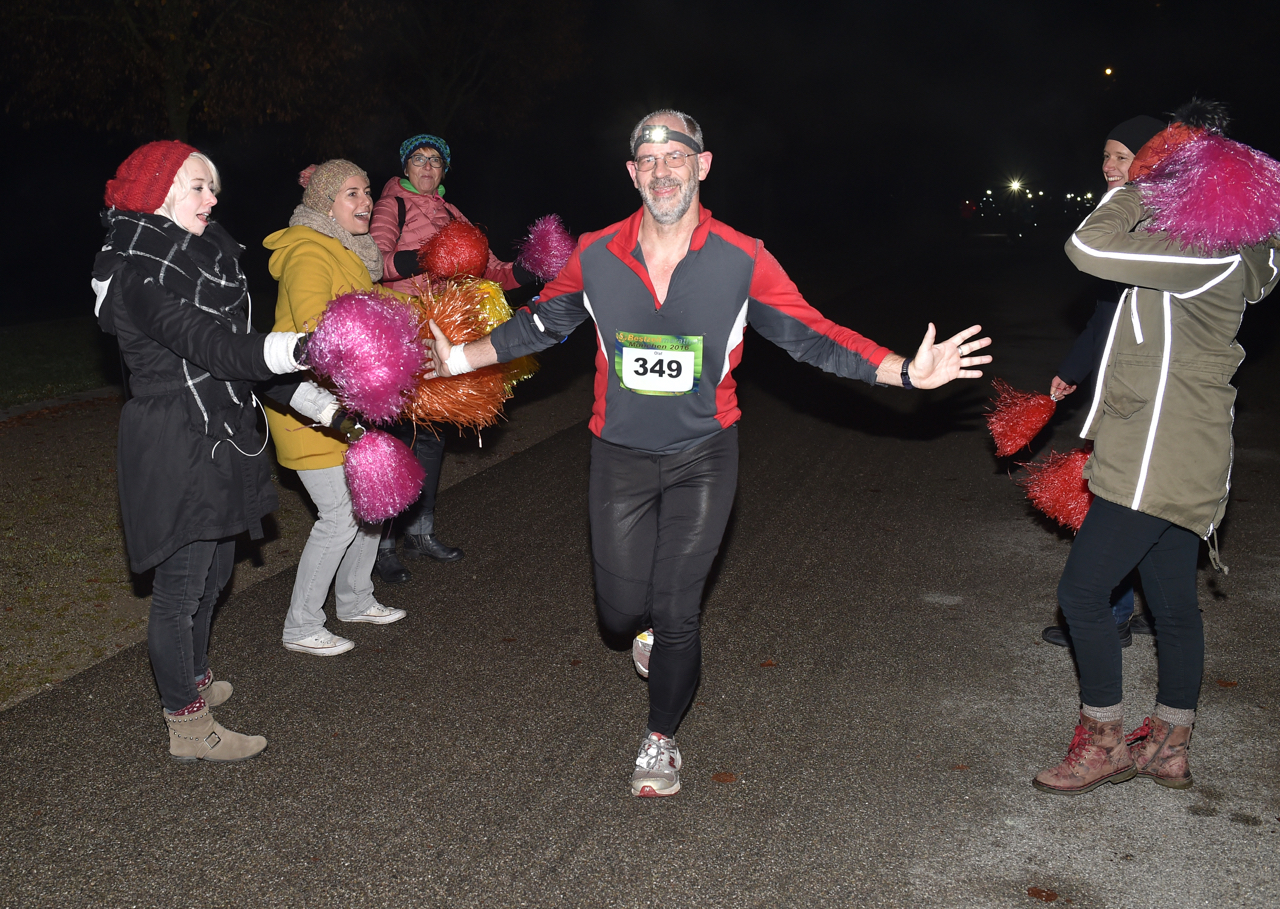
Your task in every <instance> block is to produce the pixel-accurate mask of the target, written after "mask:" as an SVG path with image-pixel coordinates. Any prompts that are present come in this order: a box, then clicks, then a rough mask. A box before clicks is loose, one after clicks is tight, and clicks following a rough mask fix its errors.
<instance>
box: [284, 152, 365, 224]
mask: <svg viewBox="0 0 1280 909" xmlns="http://www.w3.org/2000/svg"><path fill="white" fill-rule="evenodd" d="M355 176H360V177H364V178H365V179H366V180H367V179H369V175H368V174H366V173H365V172H364V170H362V169H361V168H360V167H359V166H358V165H355V164H352V163H351V162H350V161H346V160H343V159H342V158H334V159H333V160H331V161H326V162H324V163H323V164H319V165H316V164H312V165H311V166H310V167H308V168H307V169H306V170H304V171H303V172H302V173H300V174H298V183H299V184H300V185H302V186H304V187H306V192H304V193H303V194H302V204H303V205H305V206H306V207H307V208H309V209H311V210H312V211H318V212H320V214H322V215H327V214H329V210H330V209H331V208H333V200H334V199H336V198H337V197H338V190H340V189H342V184H343V183H346V182H347V180H348V179H350V178H351V177H355Z"/></svg>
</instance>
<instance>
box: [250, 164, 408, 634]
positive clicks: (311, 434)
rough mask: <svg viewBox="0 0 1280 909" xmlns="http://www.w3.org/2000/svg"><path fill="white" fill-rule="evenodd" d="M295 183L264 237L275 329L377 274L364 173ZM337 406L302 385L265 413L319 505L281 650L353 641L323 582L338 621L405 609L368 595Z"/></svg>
mask: <svg viewBox="0 0 1280 909" xmlns="http://www.w3.org/2000/svg"><path fill="white" fill-rule="evenodd" d="M299 182H300V183H302V185H303V186H305V187H306V191H305V193H304V194H303V197H302V204H301V205H299V206H298V207H297V208H296V209H294V211H293V215H292V216H291V217H290V218H289V226H288V227H287V228H285V229H284V230H280V231H276V232H275V233H273V234H271V236H269V237H267V238H266V240H264V241H263V245H264V246H266V248H267V249H269V250H271V262H270V265H269V268H270V271H271V275H272V277H274V278H275V279H276V280H277V281H279V282H280V295H279V297H278V299H277V301H276V323H275V324H276V330H277V331H282V330H289V331H305V330H308V329H313V328H315V326H316V323H317V322H318V321H319V319H320V315H321V314H322V313H323V312H324V310H325V307H326V306H328V305H329V301H330V300H332V299H333V298H334V297H337V296H339V295H340V294H343V293H347V292H348V291H352V290H371V289H372V288H373V282H374V281H376V280H378V279H379V278H381V277H382V256H381V254H380V253H379V252H378V247H377V245H376V244H375V243H374V242H373V240H372V239H371V238H370V237H369V216H370V214H371V213H372V211H373V195H372V193H371V191H370V189H369V177H368V175H367V174H366V173H365V172H364V171H363V170H361V169H360V168H359V167H357V166H356V165H354V164H352V163H351V162H350V161H343V160H341V159H336V160H333V161H326V162H325V163H324V164H321V165H319V166H318V167H312V168H308V169H307V170H306V171H303V173H302V176H301V178H300V179H299ZM283 326H291V327H290V328H288V329H285V328H283ZM292 326H296V327H292ZM302 326H306V328H303V327H302ZM337 410H338V402H337V400H336V399H335V398H334V397H333V395H332V394H331V393H330V392H329V391H328V390H327V389H325V388H323V387H321V386H319V385H317V384H316V383H315V382H312V381H308V382H303V383H302V385H301V386H300V387H299V388H298V390H297V392H295V393H294V395H293V397H292V399H291V401H290V408H289V409H288V410H287V411H286V410H268V414H267V418H268V421H269V422H270V424H271V435H272V438H273V439H274V440H275V443H276V455H277V457H278V458H279V460H280V464H281V466H283V467H288V468H291V469H293V470H296V471H297V472H298V478H299V479H301V480H302V485H303V486H305V487H306V490H307V494H308V495H310V496H311V500H312V501H313V502H314V503H315V506H316V509H317V511H318V517H317V518H316V523H315V525H314V526H313V527H312V528H311V535H310V536H309V537H308V538H307V544H306V546H305V547H304V548H303V550H302V556H301V558H300V559H299V562H298V577H297V580H296V581H295V582H294V585H293V595H292V598H291V599H290V603H289V612H288V615H287V616H286V617H285V622H284V646H285V648H286V649H288V650H293V651H297V652H299V653H309V654H312V655H314V656H334V655H336V654H339V653H345V652H346V651H348V650H350V649H351V648H352V647H354V646H355V643H354V642H352V641H350V640H347V639H346V638H343V637H340V636H339V635H336V634H333V633H332V632H331V631H329V630H328V629H326V628H325V626H324V621H325V615H324V601H325V597H326V596H327V595H328V592H329V585H330V584H331V583H332V584H333V587H334V596H335V599H336V601H337V608H336V612H337V615H338V619H339V621H343V622H371V623H373V624H376V625H389V624H390V623H392V622H398V621H399V620H400V619H402V618H404V616H405V611H404V610H403V609H390V608H388V607H386V606H383V605H382V604H381V603H379V602H378V601H377V600H376V599H374V595H373V579H372V577H371V575H372V572H373V562H374V559H375V557H376V555H377V550H378V537H379V529H380V528H379V527H378V526H377V525H373V526H370V525H366V524H362V523H361V522H360V521H359V520H358V519H357V518H356V516H355V512H354V511H353V509H352V506H351V492H350V490H349V489H348V488H347V482H346V478H345V477H344V476H343V471H342V458H343V455H344V454H345V452H346V450H347V443H346V441H345V437H344V436H343V435H342V434H341V433H340V432H337V431H335V430H332V429H329V428H328V427H329V426H330V425H332V423H333V418H334V414H335V413H336V412H337Z"/></svg>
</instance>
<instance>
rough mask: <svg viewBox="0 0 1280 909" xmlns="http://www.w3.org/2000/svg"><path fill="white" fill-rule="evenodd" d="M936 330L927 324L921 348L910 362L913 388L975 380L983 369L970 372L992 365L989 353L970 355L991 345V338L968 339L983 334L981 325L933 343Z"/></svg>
mask: <svg viewBox="0 0 1280 909" xmlns="http://www.w3.org/2000/svg"><path fill="white" fill-rule="evenodd" d="M937 331H938V330H937V329H936V328H935V327H934V325H933V323H932V322H930V323H929V329H928V330H927V331H926V332H925V333H924V340H923V341H921V342H920V349H919V350H917V351H916V355H915V357H914V358H913V359H912V361H911V384H912V385H914V386H915V387H916V388H937V387H938V386H940V385H946V384H947V383H948V382H950V381H951V380H952V379H978V378H981V377H982V370H980V369H971V368H970V367H973V366H981V365H982V364H984V363H990V362H991V356H990V354H983V355H981V356H977V357H975V356H972V354H973V352H974V351H977V350H981V349H982V348H984V347H989V346H990V345H991V339H990V338H978V339H976V340H972V341H971V340H969V339H970V338H972V337H973V336H974V335H976V334H977V333H978V332H980V331H982V326H981V325H972V326H970V327H969V328H966V329H965V330H964V331H962V332H958V333H956V334H954V335H952V336H951V337H950V338H948V339H947V340H945V341H942V342H940V343H937V344H935V343H934V339H935V337H936V336H937Z"/></svg>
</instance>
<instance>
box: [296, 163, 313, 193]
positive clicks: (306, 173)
mask: <svg viewBox="0 0 1280 909" xmlns="http://www.w3.org/2000/svg"><path fill="white" fill-rule="evenodd" d="M315 175H316V166H315V165H314V164H312V165H310V166H308V167H304V168H303V169H302V170H300V171H298V185H299V186H301V187H302V188H303V189H306V188H307V186H308V184H310V183H311V178H312V177H314V176H315Z"/></svg>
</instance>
